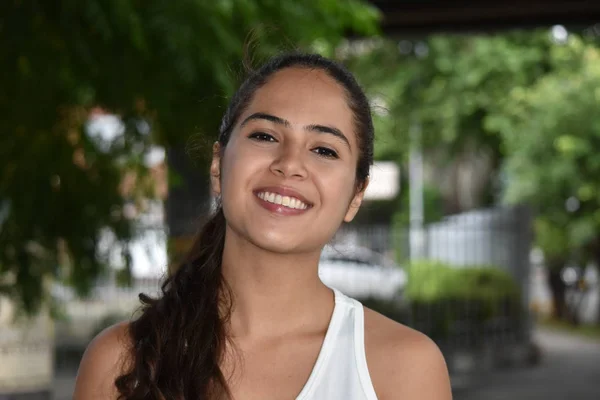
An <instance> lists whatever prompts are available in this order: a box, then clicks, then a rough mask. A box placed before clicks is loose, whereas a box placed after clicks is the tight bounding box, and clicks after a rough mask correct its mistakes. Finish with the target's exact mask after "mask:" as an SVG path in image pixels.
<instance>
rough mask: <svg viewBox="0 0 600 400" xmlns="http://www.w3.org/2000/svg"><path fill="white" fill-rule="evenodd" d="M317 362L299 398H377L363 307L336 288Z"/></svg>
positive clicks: (330, 399) (369, 399) (321, 399)
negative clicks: (330, 314)
mask: <svg viewBox="0 0 600 400" xmlns="http://www.w3.org/2000/svg"><path fill="white" fill-rule="evenodd" d="M333 291H334V293H335V306H334V309H333V314H332V316H331V321H330V322H329V328H328V329H327V333H326V334H325V340H324V341H323V345H322V347H321V351H320V353H319V356H318V357H317V362H316V363H315V365H314V367H313V370H312V372H311V374H310V377H309V378H308V381H307V382H306V385H305V386H304V388H303V389H302V391H301V392H300V394H299V395H298V397H296V400H332V399H336V400H337V399H344V400H377V396H376V394H375V390H374V389H373V383H372V382H371V377H370V375H369V370H368V368H367V359H366V356H365V341H364V337H365V327H364V311H363V306H362V304H361V303H359V302H358V301H357V300H354V299H351V298H350V297H347V296H346V295H344V294H343V293H341V292H340V291H338V290H337V289H333Z"/></svg>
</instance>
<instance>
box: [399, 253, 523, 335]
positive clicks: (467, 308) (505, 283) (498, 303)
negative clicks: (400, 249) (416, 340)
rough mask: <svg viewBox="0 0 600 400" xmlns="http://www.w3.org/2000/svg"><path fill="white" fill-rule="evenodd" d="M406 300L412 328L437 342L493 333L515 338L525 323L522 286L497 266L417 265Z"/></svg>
mask: <svg viewBox="0 0 600 400" xmlns="http://www.w3.org/2000/svg"><path fill="white" fill-rule="evenodd" d="M405 294H406V297H407V301H408V303H409V304H410V306H409V307H410V318H411V326H413V327H415V328H416V329H419V330H421V331H423V332H426V333H427V334H429V335H430V336H431V337H432V338H434V339H446V338H448V337H449V336H452V335H455V334H460V332H463V333H468V332H472V333H474V332H478V333H482V332H486V331H489V332H492V331H493V330H494V329H501V330H503V331H504V332H506V331H507V330H512V331H513V332H516V330H518V329H519V327H520V325H521V324H522V322H523V319H522V317H523V315H524V314H523V312H522V305H521V292H520V289H519V286H518V284H517V283H516V281H515V280H514V278H513V277H512V276H511V275H510V274H509V273H507V272H506V271H504V270H502V269H500V268H497V267H494V266H476V265H472V266H450V265H448V264H445V263H442V262H437V261H432V260H424V261H418V262H414V263H413V264H411V265H410V267H409V269H408V285H407V287H406V291H405ZM479 337H480V338H484V336H479Z"/></svg>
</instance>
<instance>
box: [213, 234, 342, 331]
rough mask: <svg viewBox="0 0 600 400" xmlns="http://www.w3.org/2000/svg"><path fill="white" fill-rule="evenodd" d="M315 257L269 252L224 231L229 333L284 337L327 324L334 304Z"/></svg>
mask: <svg viewBox="0 0 600 400" xmlns="http://www.w3.org/2000/svg"><path fill="white" fill-rule="evenodd" d="M319 255H320V251H315V252H312V253H302V254H277V253H272V252H269V251H266V250H264V249H261V248H259V247H257V246H255V245H254V244H252V243H250V242H248V241H247V240H245V239H243V238H241V237H240V236H238V235H236V234H235V233H234V232H231V230H230V229H229V228H228V229H227V234H226V236H225V247H224V251H223V267H222V273H223V277H224V279H225V281H226V282H227V284H228V285H229V287H230V288H231V290H232V294H233V305H234V307H233V310H232V314H231V320H230V324H231V326H230V330H231V335H232V336H233V337H242V336H244V337H254V336H257V337H258V336H261V337H264V336H273V335H283V334H285V333H287V332H293V331H297V330H298V329H302V328H305V329H312V328H313V327H322V323H323V321H327V322H328V320H329V318H330V317H331V312H332V310H333V305H334V301H333V294H332V292H331V289H329V288H328V287H327V286H325V285H324V284H323V283H322V282H321V280H320V279H319V276H318V263H319Z"/></svg>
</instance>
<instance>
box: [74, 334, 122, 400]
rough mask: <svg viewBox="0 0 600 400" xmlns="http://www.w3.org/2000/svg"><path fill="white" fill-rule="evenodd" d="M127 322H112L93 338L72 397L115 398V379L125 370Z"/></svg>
mask: <svg viewBox="0 0 600 400" xmlns="http://www.w3.org/2000/svg"><path fill="white" fill-rule="evenodd" d="M128 343H129V336H128V324H127V323H119V324H116V325H113V326H111V327H109V328H107V329H105V330H104V331H102V332H101V333H100V334H98V336H96V337H95V338H94V340H92V342H91V343H90V344H89V346H88V347H87V349H86V351H85V353H84V355H83V358H82V359H81V363H80V365H79V371H78V372H77V380H76V382H75V392H74V393H73V400H100V399H102V400H107V399H114V400H116V399H118V397H119V394H118V392H117V389H116V387H115V379H116V378H117V377H118V376H119V375H121V374H122V373H123V371H124V366H125V362H126V356H127V354H128Z"/></svg>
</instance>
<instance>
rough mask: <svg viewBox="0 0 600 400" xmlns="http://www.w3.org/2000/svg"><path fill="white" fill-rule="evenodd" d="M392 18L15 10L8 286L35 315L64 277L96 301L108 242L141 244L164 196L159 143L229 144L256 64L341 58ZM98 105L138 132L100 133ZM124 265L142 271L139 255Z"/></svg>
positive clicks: (0, 62) (8, 136)
mask: <svg viewBox="0 0 600 400" xmlns="http://www.w3.org/2000/svg"><path fill="white" fill-rule="evenodd" d="M378 19H379V14H378V12H377V11H376V9H375V8H373V7H372V6H369V5H367V3H366V2H363V1H361V0H348V1H344V2H339V1H336V0H306V1H302V2H298V1H293V0H288V1H272V0H223V1H212V0H180V1H177V2H164V1H158V0H147V1H138V0H86V1H79V0H59V1H52V2H46V1H39V0H37V1H36V0H20V1H16V0H15V1H14V0H9V1H4V2H2V4H1V5H0V48H2V51H1V52H0V66H1V72H2V73H1V74H0V87H2V90H1V91H0V160H1V161H0V288H2V289H3V290H4V292H5V293H7V294H8V295H10V296H12V297H13V298H14V299H15V300H17V303H18V304H19V306H22V307H23V308H24V309H25V310H27V311H28V312H34V311H35V310H36V309H37V308H38V307H39V306H40V304H42V302H43V300H48V299H49V297H48V291H47V289H48V287H47V284H49V283H50V282H52V281H54V280H56V279H59V280H62V281H65V282H67V283H69V284H71V285H73V286H74V287H75V288H76V289H77V291H78V293H79V294H85V293H86V292H88V291H89V289H90V287H91V285H92V284H93V282H94V281H95V279H96V278H98V277H99V276H101V274H102V272H103V271H105V270H106V265H107V264H108V262H109V260H108V258H107V254H103V252H102V249H101V246H100V243H99V242H100V238H101V237H102V235H101V232H103V231H110V232H112V234H113V237H114V240H115V243H127V241H129V240H131V238H132V237H134V236H135V233H136V232H135V231H136V225H135V222H134V220H132V219H130V218H129V217H127V215H125V214H126V213H125V212H124V211H123V210H124V207H125V205H126V204H127V203H131V202H134V203H135V202H136V201H137V200H139V199H138V197H140V196H141V197H144V196H145V197H148V196H152V195H153V192H152V190H151V189H152V187H151V185H150V183H149V182H148V181H147V180H145V179H144V178H145V177H147V175H148V168H147V166H146V165H145V164H144V162H143V160H144V156H145V154H146V153H147V150H148V149H149V146H150V145H151V144H160V145H163V146H165V147H171V146H179V145H181V144H182V143H185V141H186V140H187V138H188V137H189V136H190V135H192V134H194V133H201V134H202V135H204V136H205V137H214V136H216V132H217V129H218V125H219V120H220V116H221V114H222V113H223V111H224V109H225V106H226V104H227V97H228V96H229V95H230V94H232V92H233V90H234V88H235V87H236V85H237V83H238V82H239V81H240V79H241V77H242V75H243V68H242V67H241V65H242V61H244V60H245V62H246V64H247V65H248V66H252V65H254V64H256V63H257V62H260V61H261V60H262V59H263V58H264V57H266V56H267V55H272V54H273V53H275V52H277V51H280V50H289V49H291V48H299V49H305V50H312V51H319V52H322V53H325V54H332V52H333V49H334V48H336V46H337V44H338V43H339V42H340V41H341V40H342V39H343V38H344V37H345V35H348V34H361V35H371V34H376V33H377V32H378ZM250 32H252V34H251V35H250ZM246 56H247V57H246ZM96 107H100V108H101V109H102V110H103V111H104V112H108V113H112V114H116V115H118V116H119V117H120V118H121V119H122V121H123V122H124V124H125V126H124V132H123V135H122V136H120V137H119V138H118V140H114V141H112V142H109V143H100V142H99V141H98V140H97V138H96V139H94V138H92V137H90V135H88V132H87V131H86V130H85V123H86V121H87V118H88V117H89V113H90V111H91V110H94V109H95V108H96ZM96 110H97V109H96ZM146 124H149V126H148V125H146ZM148 128H150V129H148ZM209 154H210V152H209V151H207V152H206V155H205V157H207V156H208V155H209ZM199 161H200V162H201V161H202V160H199ZM125 173H135V176H137V180H136V184H137V185H136V190H135V191H126V190H124V189H123V188H122V187H121V184H122V183H123V176H124V174H125ZM106 247H107V248H108V249H110V248H111V247H113V245H112V244H109V245H108V246H106ZM104 253H106V252H104ZM123 256H124V260H125V262H126V266H129V265H130V263H129V262H128V260H129V261H130V260H131V258H130V256H129V254H128V250H127V246H125V247H124V254H123ZM120 280H124V281H127V279H120Z"/></svg>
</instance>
